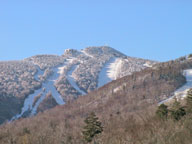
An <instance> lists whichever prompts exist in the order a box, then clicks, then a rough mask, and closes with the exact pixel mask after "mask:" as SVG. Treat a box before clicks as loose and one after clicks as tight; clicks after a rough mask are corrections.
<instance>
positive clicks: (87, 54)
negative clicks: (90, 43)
mask: <svg viewBox="0 0 192 144" xmlns="http://www.w3.org/2000/svg"><path fill="white" fill-rule="evenodd" d="M81 52H82V53H84V54H85V55H86V56H88V57H91V58H94V56H92V55H90V54H89V53H87V52H86V51H84V50H82V51H81Z"/></svg>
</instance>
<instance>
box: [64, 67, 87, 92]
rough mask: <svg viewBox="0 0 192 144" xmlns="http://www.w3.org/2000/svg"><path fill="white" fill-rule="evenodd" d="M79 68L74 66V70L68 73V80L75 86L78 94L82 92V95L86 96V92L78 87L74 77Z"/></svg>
mask: <svg viewBox="0 0 192 144" xmlns="http://www.w3.org/2000/svg"><path fill="white" fill-rule="evenodd" d="M77 67H78V65H74V66H72V68H71V69H70V70H69V71H68V72H67V80H68V81H69V83H70V84H71V86H73V87H74V88H75V89H76V90H77V91H78V92H80V93H81V94H82V95H85V94H86V92H84V91H83V90H81V89H80V88H79V86H78V85H77V83H76V81H75V79H74V77H73V72H74V71H75V70H76V68H77Z"/></svg>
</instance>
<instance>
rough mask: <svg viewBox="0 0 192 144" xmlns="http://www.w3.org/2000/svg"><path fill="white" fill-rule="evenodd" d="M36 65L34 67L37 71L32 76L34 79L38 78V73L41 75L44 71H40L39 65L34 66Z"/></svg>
mask: <svg viewBox="0 0 192 144" xmlns="http://www.w3.org/2000/svg"><path fill="white" fill-rule="evenodd" d="M35 67H36V69H37V73H36V74H35V75H34V77H35V79H36V80H37V81H38V80H39V76H40V75H43V73H44V71H42V70H41V69H40V68H39V66H37V65H36V66H35Z"/></svg>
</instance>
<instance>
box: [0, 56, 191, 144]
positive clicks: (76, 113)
mask: <svg viewBox="0 0 192 144" xmlns="http://www.w3.org/2000/svg"><path fill="white" fill-rule="evenodd" d="M101 71H102V70H101ZM183 72H185V73H183ZM191 73H192V59H191V57H181V58H179V59H176V60H172V61H168V62H163V63H156V64H154V65H153V66H152V67H148V68H145V69H142V70H140V71H137V72H133V73H132V74H130V75H127V76H124V77H122V78H118V79H117V80H114V81H112V82H110V83H108V84H106V85H104V86H103V87H100V88H98V89H96V90H94V91H92V92H89V93H88V94H87V95H85V96H81V97H79V98H77V99H76V100H74V101H70V102H68V103H66V104H65V105H62V106H57V107H55V108H52V109H50V110H47V111H44V112H43V113H39V114H37V116H35V117H31V118H26V119H19V120H16V121H14V122H12V123H8V124H4V125H2V126H1V127H0V142H1V143H2V144H5V143H7V142H10V141H11V142H12V143H21V142H23V141H24V142H25V143H43V144H44V143H46V144H52V143H55V144H59V143H66V144H68V143H72V144H84V143H85V142H84V141H83V140H82V134H81V132H82V128H83V126H84V125H85V124H84V120H85V118H86V117H87V115H88V114H89V113H90V112H95V113H96V115H97V116H98V118H99V119H100V120H101V123H102V125H103V126H104V131H103V133H102V134H101V135H100V136H98V137H97V138H96V141H97V142H100V143H104V144H108V143H111V144H116V143H120V144H121V143H122V144H123V143H126V144H129V143H130V144H133V143H136V144H137V143H138V144H139V143H143V144H148V143H167V144H179V143H183V144H189V143H191V140H192V138H191V131H192V128H191V124H192V122H191V116H192V115H188V116H186V117H184V118H183V119H182V120H181V121H179V122H175V121H171V120H167V121H165V120H158V119H157V117H155V110H156V108H157V106H158V104H159V103H162V101H164V100H167V99H169V98H170V97H172V96H173V95H175V94H176V95H175V96H176V97H177V96H178V95H177V94H178V90H179V91H180V92H183V93H182V95H181V97H183V94H184V92H185V91H186V90H187V89H189V88H192V85H190V77H191V75H192V74H191ZM189 85H190V86H189ZM181 89H182V90H181ZM48 99H50V94H49V95H48V96H46V100H47V101H49V100H48Z"/></svg>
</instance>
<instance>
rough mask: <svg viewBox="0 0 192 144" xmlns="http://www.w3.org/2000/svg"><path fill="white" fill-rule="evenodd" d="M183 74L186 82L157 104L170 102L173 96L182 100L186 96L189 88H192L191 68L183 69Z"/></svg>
mask: <svg viewBox="0 0 192 144" xmlns="http://www.w3.org/2000/svg"><path fill="white" fill-rule="evenodd" d="M183 75H184V76H185V77H186V84H184V85H183V86H182V87H180V88H179V89H177V90H176V91H175V92H174V95H173V96H171V97H170V98H168V99H166V100H163V101H161V102H160V103H159V104H162V103H166V102H170V101H171V100H173V98H176V99H178V100H180V99H181V100H182V99H184V98H185V97H186V96H187V92H188V90H189V89H190V88H192V69H188V70H184V71H183Z"/></svg>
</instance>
